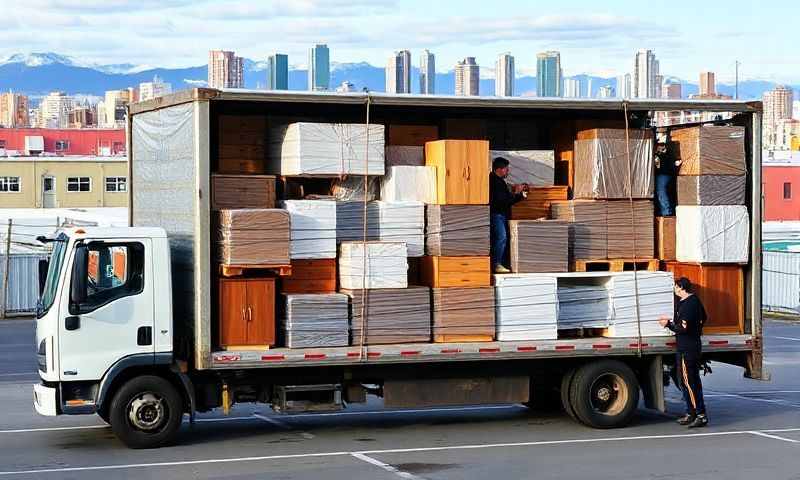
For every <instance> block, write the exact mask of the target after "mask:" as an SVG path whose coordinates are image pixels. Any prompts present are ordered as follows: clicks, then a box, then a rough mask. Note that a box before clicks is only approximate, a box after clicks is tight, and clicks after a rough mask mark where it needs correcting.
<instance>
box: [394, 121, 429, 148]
mask: <svg viewBox="0 0 800 480" xmlns="http://www.w3.org/2000/svg"><path fill="white" fill-rule="evenodd" d="M438 139H439V127H437V126H436V125H387V126H386V145H401V146H407V147H408V146H418V147H422V146H424V145H425V143H427V142H434V141H436V140H438Z"/></svg>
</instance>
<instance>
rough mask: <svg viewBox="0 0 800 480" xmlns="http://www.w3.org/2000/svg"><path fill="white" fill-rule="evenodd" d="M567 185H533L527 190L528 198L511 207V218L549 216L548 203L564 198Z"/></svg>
mask: <svg viewBox="0 0 800 480" xmlns="http://www.w3.org/2000/svg"><path fill="white" fill-rule="evenodd" d="M568 195H569V187H567V186H566V185H556V186H552V187H533V188H531V189H530V190H528V198H526V199H525V200H522V201H521V202H517V203H515V204H514V205H513V206H512V207H511V219H512V220H536V219H538V218H549V217H550V203H552V202H554V201H559V200H566V199H567V197H568Z"/></svg>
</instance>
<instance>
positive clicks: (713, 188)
mask: <svg viewBox="0 0 800 480" xmlns="http://www.w3.org/2000/svg"><path fill="white" fill-rule="evenodd" d="M746 178H747V177H746V176H745V175H679V176H678V182H677V183H678V205H744V195H745V185H746Z"/></svg>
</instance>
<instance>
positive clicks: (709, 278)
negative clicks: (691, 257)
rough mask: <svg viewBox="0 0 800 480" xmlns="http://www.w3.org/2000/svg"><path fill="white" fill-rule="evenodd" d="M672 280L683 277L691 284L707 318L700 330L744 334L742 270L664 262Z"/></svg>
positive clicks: (712, 332)
mask: <svg viewBox="0 0 800 480" xmlns="http://www.w3.org/2000/svg"><path fill="white" fill-rule="evenodd" d="M664 269H665V270H666V271H668V272H672V273H673V275H674V276H675V278H676V279H678V278H680V277H686V278H688V279H689V280H690V281H691V282H692V285H694V287H695V294H696V295H697V297H698V298H699V299H700V301H701V302H702V303H703V306H704V307H705V309H706V316H707V317H708V318H707V320H706V323H705V326H704V327H703V333H706V334H717V333H722V334H725V333H731V334H741V333H744V304H745V298H744V271H743V270H742V267H741V266H739V265H731V264H699V263H681V262H664Z"/></svg>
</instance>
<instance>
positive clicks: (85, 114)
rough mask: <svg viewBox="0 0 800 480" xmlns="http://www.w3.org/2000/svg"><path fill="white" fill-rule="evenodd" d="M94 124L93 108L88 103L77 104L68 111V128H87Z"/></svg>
mask: <svg viewBox="0 0 800 480" xmlns="http://www.w3.org/2000/svg"><path fill="white" fill-rule="evenodd" d="M93 126H95V118H94V110H92V108H91V107H90V106H88V105H79V106H76V107H75V108H73V109H72V110H71V111H70V112H69V120H68V127H69V128H87V127H93Z"/></svg>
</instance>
